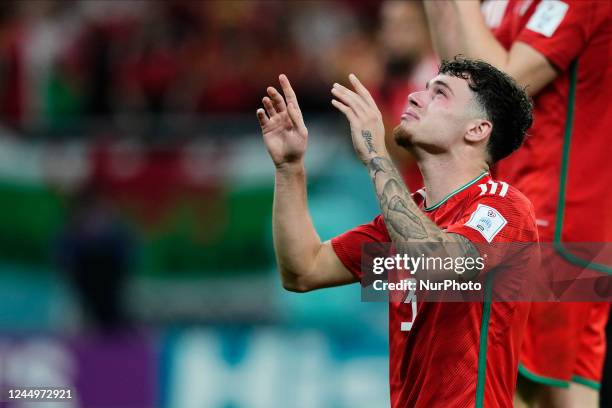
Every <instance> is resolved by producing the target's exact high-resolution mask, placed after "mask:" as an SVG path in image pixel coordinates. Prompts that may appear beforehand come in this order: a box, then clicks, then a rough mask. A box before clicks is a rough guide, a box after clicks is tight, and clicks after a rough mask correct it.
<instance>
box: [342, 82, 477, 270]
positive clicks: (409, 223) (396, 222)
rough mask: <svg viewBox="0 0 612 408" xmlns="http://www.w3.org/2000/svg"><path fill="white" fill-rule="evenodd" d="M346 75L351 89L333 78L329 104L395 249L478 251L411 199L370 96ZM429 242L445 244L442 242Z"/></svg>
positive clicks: (463, 254)
mask: <svg viewBox="0 0 612 408" xmlns="http://www.w3.org/2000/svg"><path fill="white" fill-rule="evenodd" d="M349 79H350V81H351V83H352V84H353V87H354V88H355V92H353V91H351V90H349V89H348V88H346V87H344V86H342V85H339V84H334V88H333V89H332V94H333V95H334V96H335V97H337V98H338V100H335V99H334V100H333V101H332V104H333V105H334V106H335V107H336V108H338V110H340V111H341V112H343V113H344V114H345V115H346V116H347V118H348V119H349V122H350V124H351V136H352V139H353V146H354V147H355V150H356V152H357V155H358V156H359V158H360V159H361V160H362V161H363V163H364V164H365V165H366V166H367V168H368V171H369V173H370V177H371V178H372V181H373V182H374V187H375V189H376V195H377V197H378V202H379V204H380V209H381V212H382V216H383V219H384V221H385V225H386V226H387V230H388V231H389V235H390V237H391V240H392V241H393V244H394V245H395V247H396V249H397V251H398V252H399V253H408V254H416V255H420V254H426V255H427V254H430V255H432V251H436V250H437V251H445V252H446V253H445V255H444V256H451V257H474V258H475V257H478V256H479V253H478V251H477V250H476V248H475V247H474V245H473V244H472V243H471V242H470V241H469V240H468V239H467V238H465V237H464V236H462V235H459V234H453V233H447V232H445V231H443V230H442V229H440V227H438V226H437V225H436V224H435V223H434V222H433V221H431V220H430V219H429V218H428V217H427V216H426V215H425V213H423V211H422V210H421V209H420V208H419V207H418V206H417V205H416V203H415V202H414V200H412V197H411V196H410V191H408V188H407V187H406V185H405V184H404V182H403V180H402V178H401V176H400V174H399V173H398V171H397V169H396V167H395V165H394V164H393V162H392V161H391V159H390V158H389V155H388V153H387V150H386V147H385V144H384V143H385V142H384V127H383V125H382V119H381V114H380V112H379V111H378V108H377V107H376V103H375V102H374V99H373V98H372V96H371V95H370V93H369V92H368V90H367V89H366V88H365V87H364V86H363V85H362V84H361V83H360V82H359V80H358V79H357V78H356V77H355V76H354V75H351V76H349ZM432 243H440V244H441V243H445V244H450V245H445V246H444V248H442V246H441V245H431V244H432ZM437 255H440V254H439V253H437ZM452 277H456V275H452V276H442V275H438V276H436V277H435V278H437V279H446V278H452ZM430 278H433V276H431V277H430ZM465 278H469V277H467V276H465Z"/></svg>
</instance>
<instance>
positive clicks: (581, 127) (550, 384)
mask: <svg viewBox="0 0 612 408" xmlns="http://www.w3.org/2000/svg"><path fill="white" fill-rule="evenodd" d="M424 5H425V10H426V14H427V18H428V21H429V26H430V29H431V32H432V38H433V41H434V47H435V48H436V50H437V52H438V54H439V56H440V57H441V58H448V57H449V56H452V55H456V54H463V55H465V56H467V57H470V58H481V59H483V60H486V61H488V62H489V63H491V64H493V65H494V66H496V67H497V68H499V69H501V70H503V71H505V72H507V73H508V74H509V75H511V76H512V77H514V78H515V79H516V80H517V82H518V83H519V84H521V85H523V86H527V92H529V93H530V94H531V95H534V106H535V107H534V117H535V122H534V126H533V128H532V129H531V130H530V134H531V135H532V137H530V138H528V140H527V141H526V143H525V145H524V147H523V148H522V149H520V150H519V151H518V152H517V153H516V154H514V155H512V156H511V157H509V158H508V159H507V160H504V161H503V162H502V163H500V165H499V167H498V168H497V173H496V174H497V175H498V176H499V177H501V178H503V179H506V180H508V181H509V182H511V183H512V184H513V185H515V186H516V187H517V188H519V189H520V190H521V192H523V193H524V194H525V195H526V196H527V197H528V198H529V200H531V201H532V203H533V205H534V208H535V210H536V217H537V221H538V230H539V236H540V240H541V241H542V242H554V243H555V248H557V249H558V252H559V256H560V257H561V259H562V262H565V266H564V267H562V269H568V268H570V267H573V266H572V264H574V263H575V264H577V265H578V266H579V267H583V266H584V265H588V264H590V265H589V267H591V268H595V269H596V270H599V271H607V272H612V268H611V267H610V266H607V265H602V264H597V265H593V264H592V263H591V262H589V260H588V259H580V258H581V256H580V255H578V256H577V254H573V253H570V252H569V251H568V250H567V249H566V248H565V247H564V245H563V243H564V242H610V241H611V238H612V235H611V231H612V213H610V208H612V190H610V188H609V180H610V179H611V178H612V165H610V160H609V154H608V152H609V140H608V136H609V132H610V130H609V129H610V128H611V127H612V122H611V120H612V119H611V118H612V115H611V114H610V113H611V109H612V104H611V102H612V100H611V98H610V91H609V90H610V89H611V87H612V70H611V69H610V67H609V63H608V61H609V60H610V47H611V45H612V21H611V19H612V3H611V2H609V1H582V0H581V1H572V0H563V1H560V0H552V1H532V0H528V1H517V0H510V1H507V2H494V3H493V4H492V7H490V9H500V8H504V7H505V9H503V10H502V11H503V12H504V14H503V15H502V14H499V15H494V14H492V13H489V14H488V17H489V21H491V22H493V23H494V24H495V25H496V28H495V29H494V30H493V32H492V31H491V30H489V28H488V27H487V26H486V24H485V20H484V18H483V16H482V13H481V11H480V4H479V2H478V1H469V0H468V1H465V0H462V1H432V2H429V1H428V2H424ZM559 262H560V261H558V260H557V261H555V262H548V263H546V264H547V265H552V264H558V263H559ZM608 310H609V305H608V304H603V303H586V302H585V303H561V304H553V303H534V304H533V305H532V309H531V312H530V317H529V322H528V326H527V331H526V334H525V341H524V344H523V350H522V352H521V367H520V372H521V374H522V375H523V378H522V379H521V380H520V381H519V394H520V395H519V397H520V399H521V400H522V401H517V403H519V402H520V403H522V404H525V403H540V404H545V405H547V406H548V405H552V406H556V407H572V406H580V407H595V406H598V389H599V381H600V379H601V371H602V365H603V359H604V353H605V334H604V327H605V323H606V320H607V316H608Z"/></svg>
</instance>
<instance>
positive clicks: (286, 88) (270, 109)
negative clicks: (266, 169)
mask: <svg viewBox="0 0 612 408" xmlns="http://www.w3.org/2000/svg"><path fill="white" fill-rule="evenodd" d="M279 81H280V84H281V87H282V90H283V93H284V96H285V97H284V98H283V95H281V94H280V93H279V92H278V91H277V90H276V89H275V88H274V87H268V89H267V92H268V95H269V97H268V96H266V97H264V98H263V99H262V102H263V105H264V108H265V110H264V109H261V108H260V109H258V110H257V118H258V119H259V124H260V126H261V132H262V134H263V139H264V142H265V144H266V148H267V149H268V153H269V154H270V157H271V158H272V161H273V162H274V165H275V166H277V167H278V166H282V165H283V164H287V163H294V162H298V161H300V160H302V158H303V157H304V153H305V152H306V146H307V143H308V130H307V129H306V126H305V125H304V118H303V117H302V112H301V111H300V108H299V105H298V102H297V98H296V96H295V92H294V91H293V89H292V88H291V84H290V83H289V80H288V79H287V77H286V76H285V75H280V76H279Z"/></svg>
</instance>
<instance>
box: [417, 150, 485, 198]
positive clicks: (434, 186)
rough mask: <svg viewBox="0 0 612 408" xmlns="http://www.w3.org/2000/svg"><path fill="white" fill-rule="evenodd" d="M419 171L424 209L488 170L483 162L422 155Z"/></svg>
mask: <svg viewBox="0 0 612 408" xmlns="http://www.w3.org/2000/svg"><path fill="white" fill-rule="evenodd" d="M424 156H425V157H420V160H419V163H418V164H419V169H420V170H421V174H422V175H423V182H424V183H425V188H426V190H427V199H426V202H425V206H426V207H432V206H434V205H436V204H438V203H439V202H440V201H442V200H443V199H444V198H445V197H446V196H448V195H449V194H451V193H452V192H453V191H455V190H457V189H458V188H461V187H462V186H464V185H465V184H467V183H469V182H470V181H472V180H474V179H475V178H477V177H478V176H480V175H481V174H482V173H483V172H485V171H488V170H489V168H488V166H487V165H486V163H484V162H479V161H474V160H466V159H465V158H463V159H461V158H458V157H453V156H451V155H450V154H448V155H424Z"/></svg>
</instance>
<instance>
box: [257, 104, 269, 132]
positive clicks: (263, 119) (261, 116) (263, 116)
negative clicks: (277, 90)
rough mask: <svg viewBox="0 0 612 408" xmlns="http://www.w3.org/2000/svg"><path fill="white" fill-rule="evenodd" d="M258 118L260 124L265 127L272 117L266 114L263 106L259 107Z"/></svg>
mask: <svg viewBox="0 0 612 408" xmlns="http://www.w3.org/2000/svg"><path fill="white" fill-rule="evenodd" d="M257 120H259V126H261V128H262V129H263V127H264V126H266V125H267V124H268V122H269V121H270V119H268V117H267V116H266V111H265V110H263V109H262V108H259V109H257Z"/></svg>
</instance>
